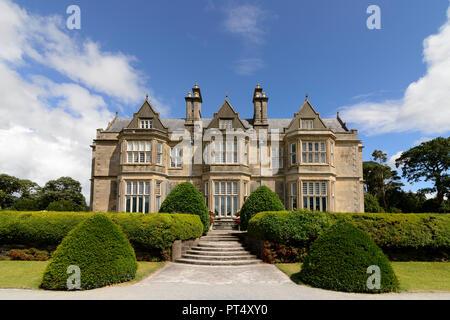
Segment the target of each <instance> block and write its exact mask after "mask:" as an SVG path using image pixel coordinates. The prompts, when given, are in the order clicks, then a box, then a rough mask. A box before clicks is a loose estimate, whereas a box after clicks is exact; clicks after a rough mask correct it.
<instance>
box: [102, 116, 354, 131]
mask: <svg viewBox="0 0 450 320" xmlns="http://www.w3.org/2000/svg"><path fill="white" fill-rule="evenodd" d="M131 120H132V119H131V118H117V119H115V120H114V121H113V122H112V123H111V126H110V127H109V128H107V129H106V130H105V131H106V132H120V131H122V129H123V128H125V127H126V126H128V124H129V123H130V121H131ZM211 120H212V119H210V118H202V121H203V128H206V127H208V125H209V123H210V122H211ZM241 120H242V122H243V123H244V125H245V126H247V127H248V128H251V127H252V125H253V119H241ZM291 121H292V119H267V122H268V124H269V128H268V130H269V131H270V130H271V129H279V130H280V132H281V131H282V130H283V129H284V128H287V127H288V126H289V124H290V123H291ZM322 121H323V122H324V124H325V125H326V126H327V127H328V128H329V129H331V130H332V131H333V132H347V130H345V129H344V128H343V127H342V125H341V124H340V123H339V121H338V119H335V118H331V119H323V118H322ZM161 122H162V123H163V125H164V126H165V127H167V128H168V130H169V132H173V131H176V130H183V129H184V118H161Z"/></svg>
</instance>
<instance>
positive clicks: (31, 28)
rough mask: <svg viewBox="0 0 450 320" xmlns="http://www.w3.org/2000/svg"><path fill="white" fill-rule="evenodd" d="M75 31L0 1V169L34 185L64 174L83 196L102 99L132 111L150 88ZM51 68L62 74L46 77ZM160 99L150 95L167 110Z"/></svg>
mask: <svg viewBox="0 0 450 320" xmlns="http://www.w3.org/2000/svg"><path fill="white" fill-rule="evenodd" d="M74 34H76V33H74V32H67V31H66V30H65V21H63V19H62V18H61V17H59V16H51V17H45V16H39V15H35V14H31V13H28V12H27V11H26V10H25V9H23V8H21V7H19V6H18V5H17V4H15V3H13V2H12V1H10V0H0V149H1V150H2V152H0V164H1V167H0V172H1V173H7V174H10V175H14V176H17V177H20V178H24V179H31V180H33V181H36V182H37V183H39V184H41V185H42V184H44V183H45V182H46V181H48V180H50V179H57V178H59V177H61V176H71V177H73V178H74V179H76V180H78V181H80V182H81V184H82V187H83V194H84V195H85V197H86V199H87V200H88V201H89V190H90V182H89V178H90V173H91V168H90V167H91V149H90V147H89V146H90V144H91V143H92V139H93V138H94V137H95V130H96V129H97V128H102V127H103V128H104V127H105V126H106V124H107V122H108V121H110V120H111V119H112V117H113V114H112V112H111V111H110V110H108V107H107V103H106V102H105V99H106V98H108V99H109V100H110V101H112V102H114V103H115V104H118V105H120V104H128V105H129V104H132V106H133V108H134V109H135V108H136V107H138V106H140V103H142V102H143V100H144V94H145V92H146V91H147V92H149V93H150V94H152V93H153V92H152V90H151V89H147V90H146V89H144V83H143V82H142V79H143V78H142V75H140V74H139V72H138V71H137V70H136V69H135V67H134V66H133V63H134V62H135V61H136V59H135V58H134V57H132V56H128V55H125V54H123V53H120V52H117V53H114V52H106V51H104V50H102V48H101V46H100V44H98V43H96V42H93V41H89V40H83V39H80V38H78V37H79V36H74ZM35 66H37V68H35ZM47 71H48V72H47ZM54 73H56V74H59V75H63V77H62V79H66V80H60V81H55V80H53V79H51V78H50V77H49V76H48V74H54ZM58 78H61V77H58ZM160 101H161V100H160V99H159V98H156V99H154V98H153V99H152V103H153V104H154V105H155V107H157V108H158V111H162V113H163V114H164V113H167V110H168V109H167V107H166V106H165V105H164V104H162V103H160ZM134 109H133V110H134Z"/></svg>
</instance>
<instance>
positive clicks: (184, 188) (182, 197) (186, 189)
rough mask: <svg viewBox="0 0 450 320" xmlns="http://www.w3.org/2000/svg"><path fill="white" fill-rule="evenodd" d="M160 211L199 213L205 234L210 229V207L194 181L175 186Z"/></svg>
mask: <svg viewBox="0 0 450 320" xmlns="http://www.w3.org/2000/svg"><path fill="white" fill-rule="evenodd" d="M159 212H160V213H188V214H197V215H199V216H200V220H201V221H202V223H203V234H206V233H207V232H208V231H209V212H208V207H207V206H206V204H205V199H204V198H203V196H202V194H201V193H200V191H198V189H197V188H196V187H195V186H194V185H193V184H192V183H189V182H183V183H180V184H178V185H177V186H176V187H175V188H173V190H172V191H170V193H169V194H168V195H167V197H166V199H165V200H164V201H163V203H162V204H161V207H160V208H159Z"/></svg>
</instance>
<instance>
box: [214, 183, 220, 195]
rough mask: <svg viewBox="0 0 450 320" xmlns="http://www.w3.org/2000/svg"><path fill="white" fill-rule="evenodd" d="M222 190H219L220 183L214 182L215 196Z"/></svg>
mask: <svg viewBox="0 0 450 320" xmlns="http://www.w3.org/2000/svg"><path fill="white" fill-rule="evenodd" d="M219 193H220V190H219V183H218V182H214V194H219Z"/></svg>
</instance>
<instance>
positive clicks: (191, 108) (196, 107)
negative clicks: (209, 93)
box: [184, 84, 203, 125]
mask: <svg viewBox="0 0 450 320" xmlns="http://www.w3.org/2000/svg"><path fill="white" fill-rule="evenodd" d="M192 93H193V94H191V92H189V94H188V96H187V97H185V98H184V99H185V100H186V122H185V124H186V125H193V124H194V121H200V120H201V118H202V102H203V100H202V93H201V92H200V88H199V87H198V84H195V85H194V88H192Z"/></svg>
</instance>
